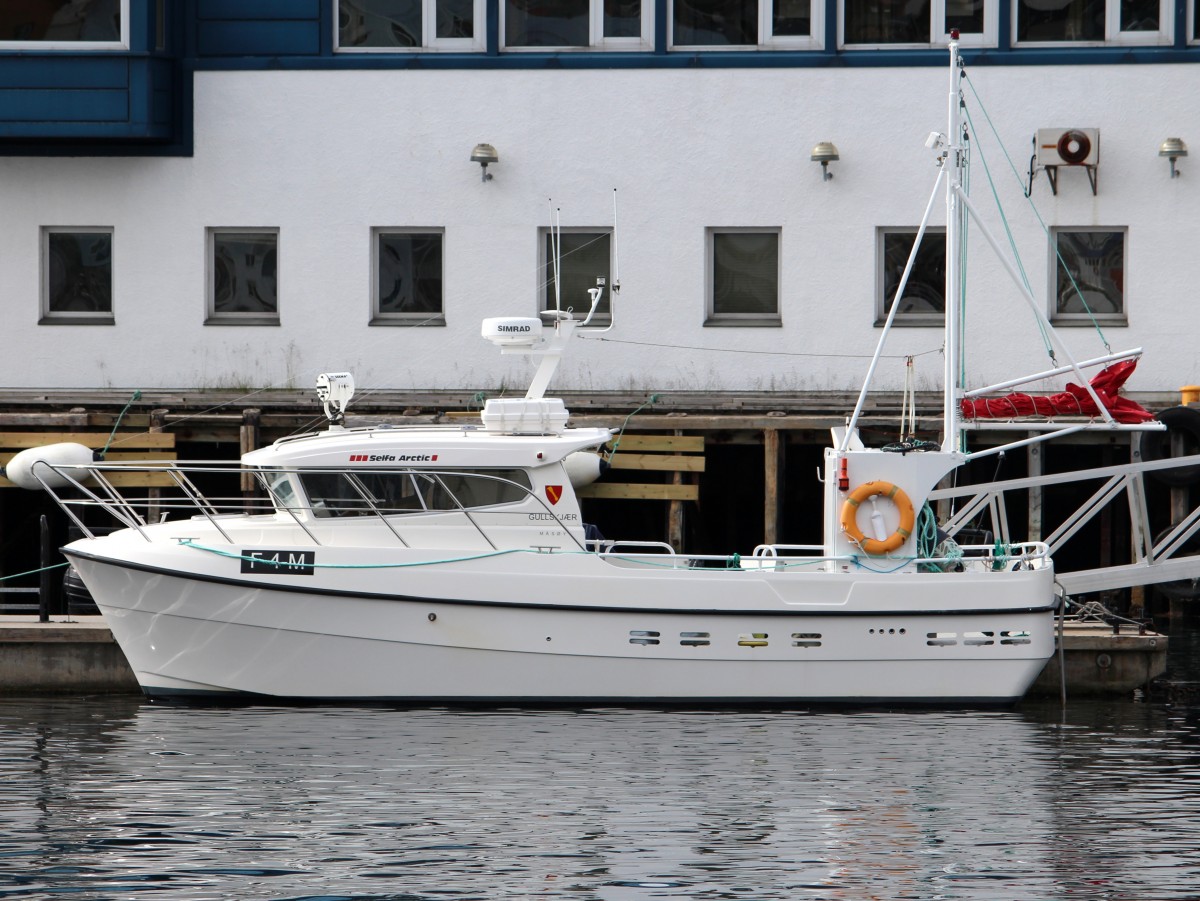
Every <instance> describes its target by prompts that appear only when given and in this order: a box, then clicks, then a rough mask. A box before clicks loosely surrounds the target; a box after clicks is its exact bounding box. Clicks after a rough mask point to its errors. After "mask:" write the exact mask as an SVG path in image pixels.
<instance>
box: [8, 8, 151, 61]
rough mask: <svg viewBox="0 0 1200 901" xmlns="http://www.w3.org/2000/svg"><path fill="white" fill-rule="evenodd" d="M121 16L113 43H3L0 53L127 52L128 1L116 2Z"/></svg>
mask: <svg viewBox="0 0 1200 901" xmlns="http://www.w3.org/2000/svg"><path fill="white" fill-rule="evenodd" d="M117 3H118V6H119V10H120V14H121V36H120V37H119V38H118V39H117V40H115V41H4V40H0V52H6V51H10V50H46V51H49V52H55V53H57V52H61V51H64V50H65V51H68V52H70V51H78V50H128V49H129V5H130V0H117Z"/></svg>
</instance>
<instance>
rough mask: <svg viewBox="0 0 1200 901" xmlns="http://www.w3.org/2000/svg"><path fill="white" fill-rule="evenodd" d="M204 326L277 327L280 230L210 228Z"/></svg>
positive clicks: (208, 233)
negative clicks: (206, 307) (206, 304)
mask: <svg viewBox="0 0 1200 901" xmlns="http://www.w3.org/2000/svg"><path fill="white" fill-rule="evenodd" d="M207 235H208V318H207V319H206V320H205V324H207V325H278V324H279V229H270V228H253V229H251V228H210V229H208V232H207Z"/></svg>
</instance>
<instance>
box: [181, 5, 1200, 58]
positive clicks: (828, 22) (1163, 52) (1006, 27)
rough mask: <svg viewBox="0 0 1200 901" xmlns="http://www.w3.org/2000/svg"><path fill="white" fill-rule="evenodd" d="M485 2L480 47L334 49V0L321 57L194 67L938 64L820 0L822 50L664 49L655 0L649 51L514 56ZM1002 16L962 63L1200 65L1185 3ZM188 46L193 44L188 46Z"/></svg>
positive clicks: (932, 52) (663, 17) (324, 10)
mask: <svg viewBox="0 0 1200 901" xmlns="http://www.w3.org/2000/svg"><path fill="white" fill-rule="evenodd" d="M502 2H503V0H486V3H485V18H484V29H485V40H486V45H485V48H484V49H483V50H481V51H477V52H470V53H422V52H419V51H418V52H411V51H410V52H405V53H394V54H393V53H370V54H356V53H346V52H336V51H335V50H334V47H333V43H334V41H333V33H334V29H335V27H336V22H335V10H336V5H337V0H322V3H321V6H320V22H319V27H320V29H321V40H320V48H321V49H320V53H319V55H315V56H314V55H303V54H297V55H294V56H282V55H281V56H233V57H197V58H194V60H193V61H194V66H195V69H196V70H198V71H204V70H208V71H217V70H258V69H317V70H321V69H375V70H379V69H430V70H439V69H640V68H665V69H683V68H713V69H723V68H796V69H805V68H813V69H819V68H889V67H928V66H944V65H945V63H946V50H945V48H943V47H929V48H918V49H897V50H888V49H864V50H857V49H852V48H851V49H843V48H839V47H838V15H837V12H838V3H839V0H816V2H824V3H825V26H824V27H825V31H824V39H825V40H824V44H825V46H824V48H823V49H821V50H695V49H692V50H668V49H667V42H668V34H669V30H670V20H669V16H670V4H669V0H652V2H653V3H654V26H653V27H654V49H653V50H644V51H605V50H583V51H553V50H550V51H546V52H531V51H528V50H522V51H521V52H519V53H511V52H504V51H502V50H501V48H500V4H501V3H502ZM995 2H997V4H998V8H997V9H998V15H999V20H1000V27H999V33H998V34H997V46H996V47H987V48H979V47H972V48H964V49H963V51H962V55H963V58H964V60H965V62H966V64H967V65H968V66H972V65H974V66H1047V65H1098V64H1099V65H1105V64H1116V63H1125V64H1149V63H1159V64H1161V63H1197V62H1200V45H1196V46H1189V44H1188V40H1187V37H1188V36H1187V3H1188V2H1190V0H1175V3H1174V26H1175V27H1174V40H1173V43H1172V44H1171V45H1168V46H1160V45H1127V44H1112V45H1109V46H1104V47H1078V48H1076V47H1063V46H1053V47H1036V46H1032V47H1031V46H1024V47H1013V46H1012V31H1011V18H1012V14H1013V8H1014V4H1015V2H1016V0H995ZM188 49H189V50H192V49H193V48H192V47H189V48H188Z"/></svg>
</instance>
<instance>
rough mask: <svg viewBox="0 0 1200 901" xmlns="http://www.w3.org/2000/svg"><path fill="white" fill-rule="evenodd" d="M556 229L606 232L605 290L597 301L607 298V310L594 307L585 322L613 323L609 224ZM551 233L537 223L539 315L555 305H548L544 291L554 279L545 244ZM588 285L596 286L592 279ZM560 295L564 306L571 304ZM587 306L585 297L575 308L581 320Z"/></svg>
mask: <svg viewBox="0 0 1200 901" xmlns="http://www.w3.org/2000/svg"><path fill="white" fill-rule="evenodd" d="M556 231H558V232H559V233H560V234H564V235H607V236H608V270H607V271H606V272H605V274H604V294H603V295H602V296H601V301H600V302H601V304H603V303H604V302H605V301H607V303H608V312H607V313H604V312H601V311H600V310H599V309H597V311H596V315H595V316H594V317H593V318H592V321H591V322H589V323H588V326H589V327H591V326H599V325H603V326H607V325H612V304H613V296H612V286H613V280H612V273H613V247H614V244H615V242H614V240H613V229H612V226H611V225H609V226H599V227H592V226H586V225H577V226H561V227H559V228H557V229H556ZM550 233H551V229H550V228H549V227H548V226H544V225H543V226H539V227H538V267H537V272H538V283H537V315H540V314H541V313H542V312H543V311H547V310H553V309H554V307H553V306H549V305H547V300H548V298H547V297H546V293H547V291H548V290H549V287H550V285H551V283H552V282H553V279H554V261H553V260H551V258H550V250H549V248H548V247H547V246H546V244H547V241H548V239H549V237H550ZM559 263H560V266H561V263H562V261H561V260H560V261H559ZM591 286H592V287H595V281H592V283H591ZM560 299H561V301H562V303H563V309H564V310H565V309H567V308H570V307H573V305H572V304H571V303H569V302H568V301H569V298H560ZM590 309H591V301H590V300H587V301H585V304H584V307H583V309H582V310H580V309H575V310H574V315H576V316H578V317H579V319H580V321H582V320H584V319H586V318H587V315H588V311H589V310H590Z"/></svg>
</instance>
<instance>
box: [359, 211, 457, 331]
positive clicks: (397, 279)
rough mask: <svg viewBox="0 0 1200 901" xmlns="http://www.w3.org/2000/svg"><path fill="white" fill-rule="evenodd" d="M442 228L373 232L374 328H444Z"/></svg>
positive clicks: (382, 229)
mask: <svg viewBox="0 0 1200 901" xmlns="http://www.w3.org/2000/svg"><path fill="white" fill-rule="evenodd" d="M443 237H444V236H443V234H442V232H441V230H440V229H431V228H423V229H394V228H376V229H373V230H372V232H371V273H372V275H371V284H372V286H373V287H372V292H371V293H372V300H371V304H372V307H371V325H445V324H446V316H445V310H444V307H443V299H442V298H443V292H442V282H443V279H444V267H443V252H442V244H443Z"/></svg>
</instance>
